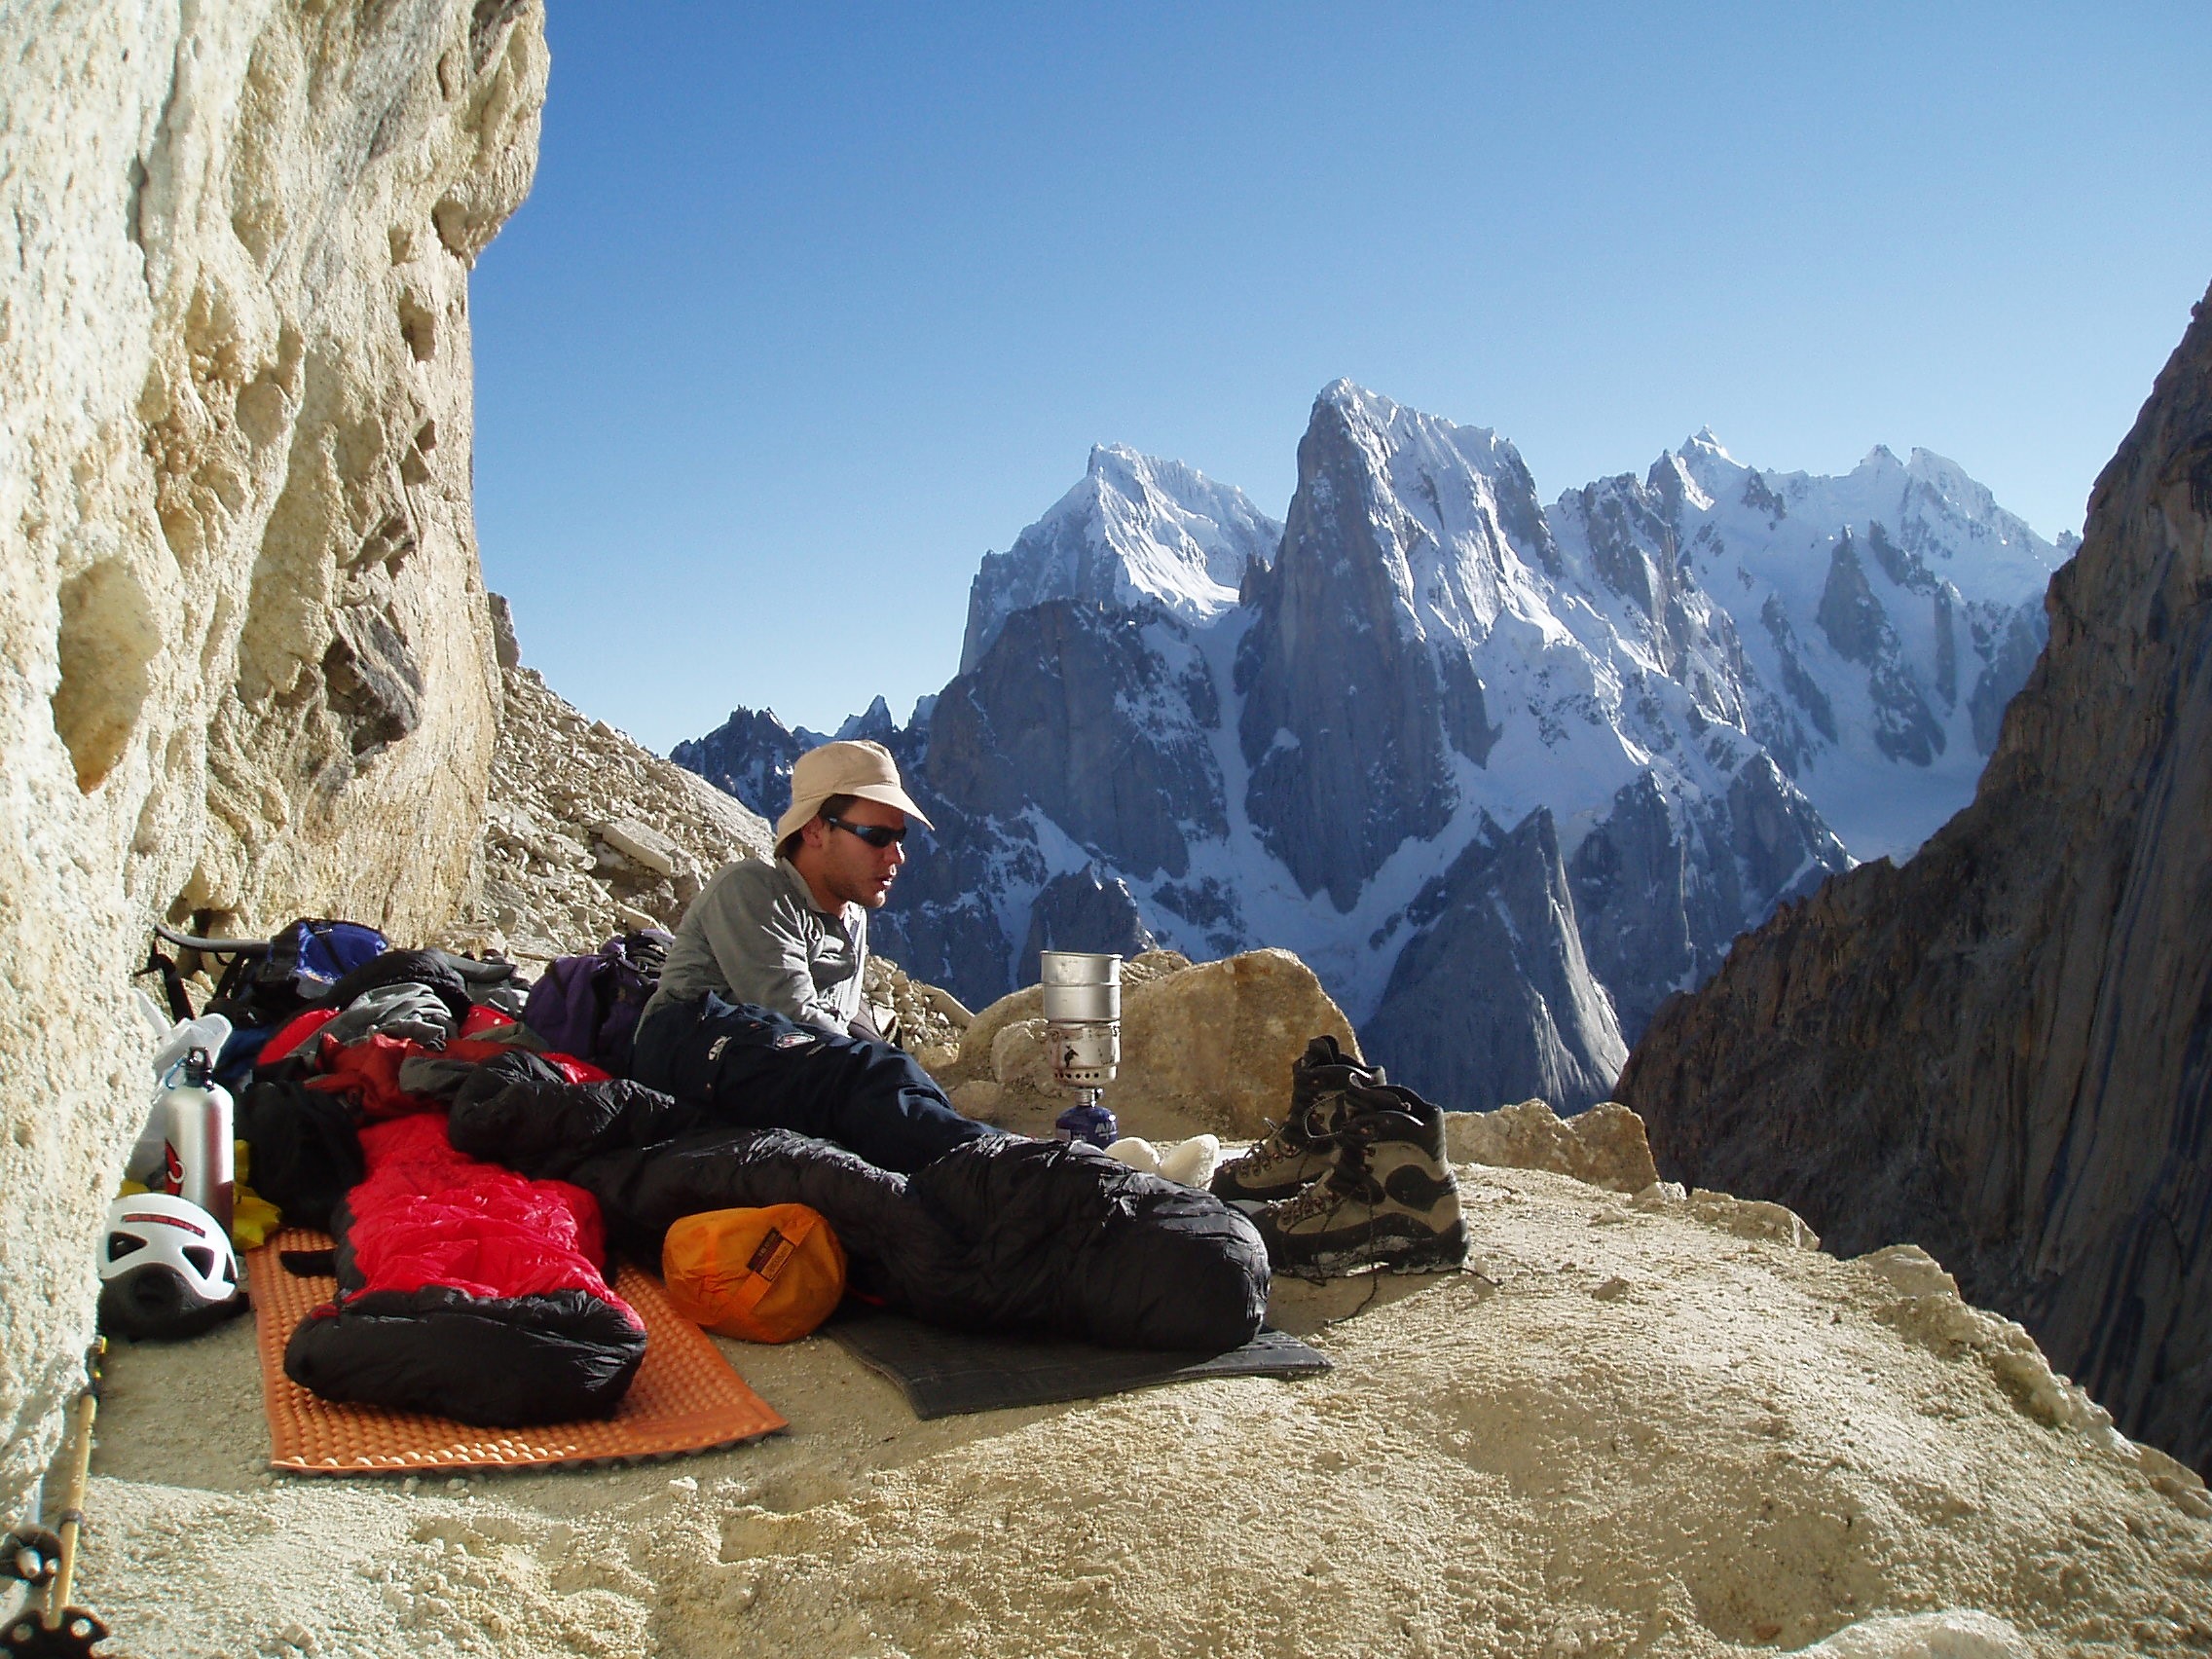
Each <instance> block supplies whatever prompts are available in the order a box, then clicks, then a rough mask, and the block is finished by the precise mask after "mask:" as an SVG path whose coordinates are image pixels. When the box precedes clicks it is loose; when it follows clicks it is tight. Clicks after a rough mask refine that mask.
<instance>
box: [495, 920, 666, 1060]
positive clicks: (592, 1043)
mask: <svg viewBox="0 0 2212 1659" xmlns="http://www.w3.org/2000/svg"><path fill="white" fill-rule="evenodd" d="M674 942H675V941H674V940H672V939H671V938H670V937H669V936H668V935H667V934H665V933H663V932H661V930H660V929H658V928H645V929H643V930H641V931H639V932H637V933H628V934H624V935H622V936H621V937H620V938H619V939H610V940H608V941H607V942H606V943H605V944H603V945H601V946H600V947H599V949H598V950H597V951H595V952H593V953H592V954H591V955H589V956H563V957H560V958H559V959H557V960H556V961H554V962H552V963H550V964H548V965H547V967H546V970H545V975H544V977H542V978H540V979H539V980H538V981H537V983H536V984H535V986H533V987H532V989H531V993H530V1001H529V1003H528V1004H526V1005H525V1006H524V1008H523V1011H522V1022H523V1023H524V1024H525V1025H527V1026H529V1027H530V1028H531V1029H532V1030H533V1031H535V1032H536V1033H537V1034H538V1036H540V1037H542V1038H544V1039H545V1046H546V1047H547V1048H548V1049H550V1050H551V1051H553V1052H555V1053H558V1054H572V1055H574V1056H575V1057H576V1058H577V1059H579V1060H589V1061H591V1063H592V1064H593V1065H596V1066H600V1067H603V1068H605V1069H606V1070H608V1071H610V1072H612V1073H613V1074H614V1075H615V1076H616V1077H626V1076H628V1075H629V1071H630V1046H631V1043H632V1041H633V1040H634V1039H635V1037H636V1035H637V1030H638V1016H639V1015H640V1014H644V1013H645V1004H646V1003H647V1002H648V1001H650V1000H651V998H652V994H653V991H654V989H655V988H656V987H657V986H658V985H659V984H660V971H661V965H662V964H663V963H664V962H665V961H667V959H668V947H669V945H670V944H672V943H674Z"/></svg>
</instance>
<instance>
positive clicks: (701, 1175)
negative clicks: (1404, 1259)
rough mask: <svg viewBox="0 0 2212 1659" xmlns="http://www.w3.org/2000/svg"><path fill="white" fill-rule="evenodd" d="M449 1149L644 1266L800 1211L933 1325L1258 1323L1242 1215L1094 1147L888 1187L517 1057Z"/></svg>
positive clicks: (665, 1103)
mask: <svg viewBox="0 0 2212 1659" xmlns="http://www.w3.org/2000/svg"><path fill="white" fill-rule="evenodd" d="M448 1134H449V1135H450V1137H451V1139H452V1142H453V1145H454V1146H455V1147H456V1148H457V1149H458V1150H460V1151H461V1152H464V1153H467V1154H468V1155H470V1156H471V1157H475V1158H481V1159H485V1160H488V1161H494V1162H498V1163H503V1164H505V1165H506V1166H507V1167H509V1168H511V1169H514V1170H516V1171H517V1172H519V1173H521V1174H524V1175H527V1176H530V1177H532V1178H534V1179H558V1180H563V1181H571V1182H573V1183H575V1184H576V1185H577V1186H579V1187H582V1188H583V1189H584V1190H585V1191H587V1192H589V1193H590V1194H591V1195H592V1196H593V1197H594V1198H598V1200H599V1202H600V1207H601V1210H602V1212H603V1213H604V1215H605V1217H606V1221H607V1225H608V1230H609V1233H610V1234H611V1235H612V1237H613V1239H614V1240H615V1241H616V1242H617V1243H619V1244H621V1245H622V1246H623V1247H624V1248H626V1249H628V1250H630V1251H631V1252H633V1253H635V1254H638V1255H641V1256H643V1257H644V1258H645V1260H647V1261H648V1262H655V1263H657V1262H658V1260H659V1257H660V1245H661V1239H662V1237H663V1235H665V1234H666V1233H667V1231H668V1229H669V1227H670V1226H671V1225H672V1224H674V1223H675V1222H676V1221H678V1220H679V1219H681V1218H682V1217H683V1216H686V1215H693V1214H697V1213H699V1212H700V1211H704V1210H716V1209H730V1208H739V1207H756V1206H759V1205H764V1204H772V1203H802V1204H805V1205H807V1206H808V1207H809V1208H811V1209H814V1210H818V1211H819V1212H821V1214H822V1215H823V1216H824V1217H825V1218H826V1219H827V1220H828V1221H829V1223H830V1227H831V1228H832V1229H834V1230H835V1232H836V1234H837V1237H838V1239H839V1241H840V1242H841V1243H842V1244H843V1245H844V1247H845V1252H846V1255H847V1258H848V1260H849V1263H850V1277H851V1282H852V1286H853V1288H854V1289H855V1290H856V1291H859V1292H861V1293H862V1294H864V1295H866V1296H870V1297H873V1298H877V1299H879V1300H881V1301H883V1302H884V1303H886V1304H888V1305H889V1306H891V1307H893V1308H895V1309H900V1310H901V1311H903V1312H908V1313H912V1314H915V1315H917V1316H919V1317H921V1318H925V1319H930V1320H934V1321H937V1322H939V1323H941V1324H947V1325H955V1326H961V1327H965V1328H970V1329H987V1330H1003V1329H1009V1328H1014V1327H1023V1326H1026V1327H1032V1328H1036V1329H1040V1330H1045V1331H1050V1332H1053V1333H1056V1334H1059V1335H1063V1336H1070V1337H1078V1338H1082V1339H1084V1340H1087V1341H1090V1342H1096V1343H1104V1344H1108V1345H1111V1346H1120V1347H1151V1348H1177V1349H1190V1350H1203V1351H1206V1352H1220V1351H1223V1350H1225V1349H1228V1348H1233V1347H1237V1346H1242V1345H1243V1344H1244V1343H1247V1342H1249V1341H1250V1340H1251V1339H1252V1338H1253V1337H1254V1336H1255V1335H1256V1334H1257V1333H1258V1331H1259V1328H1260V1322H1261V1318H1262V1316H1263V1314H1264V1313H1265V1312H1266V1309H1267V1300H1268V1258H1267V1250H1266V1248H1265V1247H1264V1246H1263V1245H1262V1243H1261V1241H1260V1235H1259V1234H1258V1233H1257V1232H1256V1231H1255V1230H1254V1229H1253V1227H1252V1224H1251V1223H1250V1222H1249V1221H1248V1220H1246V1219H1245V1217H1244V1216H1243V1215H1242V1214H1240V1213H1239V1212H1237V1211H1236V1210H1235V1209H1232V1208H1231V1207H1230V1206H1228V1205H1227V1204H1225V1203H1223V1202H1222V1201H1221V1200H1220V1199H1218V1198H1214V1197H1213V1196H1212V1195H1211V1194H1208V1193H1202V1192H1198V1191H1197V1190H1195V1189H1193V1188H1189V1187H1183V1186H1178V1185H1177V1184H1176V1183H1174V1182H1172V1181H1166V1180H1162V1179H1161V1178H1160V1177H1158V1176H1155V1175H1144V1174H1140V1173H1138V1172H1137V1171H1136V1170H1133V1169H1130V1168H1128V1167H1127V1166H1126V1165H1124V1164H1122V1163H1120V1162H1117V1161H1115V1160H1113V1159H1110V1158H1108V1157H1107V1156H1106V1155H1105V1154H1104V1153H1102V1152H1099V1151H1097V1150H1096V1149H1095V1148H1092V1147H1087V1146H1069V1145H1063V1144H1060V1143H1057V1142H1051V1141H1035V1140H1027V1139H1024V1138H1022V1137H1020V1136H1014V1135H1006V1136H993V1137H991V1138H989V1139H985V1140H979V1141H976V1142H973V1143H971V1144H969V1145H966V1146H960V1147H955V1148H954V1149H953V1150H952V1151H951V1152H949V1153H947V1154H945V1155H944V1156H943V1157H942V1158H940V1159H939V1160H938V1161H936V1162H934V1163H932V1164H930V1165H929V1166H928V1167H927V1168H925V1169H923V1170H921V1171H920V1172H919V1173H917V1174H915V1175H913V1176H911V1177H907V1176H901V1175H897V1174H894V1173H892V1172H891V1171H888V1170H884V1169H878V1168H876V1167H875V1166H874V1165H873V1164H870V1163H867V1162H866V1161H863V1160H862V1159H860V1158H858V1157H856V1156H855V1155H854V1154H852V1153H849V1152H847V1151H845V1150H844V1149H842V1148H841V1147H837V1146H834V1145H831V1144H830V1143H829V1142H827V1141H820V1140H815V1139H813V1138H811V1137H810V1136H806V1135H801V1134H797V1133H794V1132H793V1131H791V1130H787V1129H733V1128H729V1127H726V1126H720V1125H718V1124H716V1123H715V1121H714V1119H713V1115H712V1114H711V1112H709V1111H708V1110H707V1109H704V1108H701V1107H698V1106H693V1105H688V1104H685V1103H683V1102H681V1101H678V1100H676V1099H673V1098H672V1097H670V1096H668V1095H665V1094H662V1093H660V1092H658V1091H657V1090H654V1089H650V1088H645V1086H644V1085H643V1084H639V1083H635V1082H630V1081H617V1082H612V1083H600V1084H586V1085H573V1084H570V1083H568V1082H566V1081H565V1080H563V1079H562V1078H561V1077H560V1076H559V1075H558V1074H557V1073H555V1072H554V1071H553V1069H552V1068H551V1067H549V1066H547V1065H546V1064H545V1063H544V1062H543V1061H541V1060H538V1059H536V1058H535V1056H534V1055H530V1054H527V1053H519V1052H518V1053H513V1054H503V1055H500V1056H498V1058H496V1059H493V1060H489V1061H487V1062H485V1064H484V1065H482V1066H481V1067H479V1068H478V1069H477V1071H476V1072H475V1074H474V1075H473V1076H471V1077H470V1078H468V1079H467V1080H466V1082H464V1083H463V1084H462V1085H461V1088H460V1090H459V1091H458V1093H457V1094H456V1096H455V1098H454V1102H453V1107H452V1112H451V1116H450V1118H449V1120H448Z"/></svg>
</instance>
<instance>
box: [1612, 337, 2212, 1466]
mask: <svg viewBox="0 0 2212 1659" xmlns="http://www.w3.org/2000/svg"><path fill="white" fill-rule="evenodd" d="M2208 527H2212V308H2208V307H2207V306H2206V305H2199V306H2198V307H2197V308H2196V312H2195V313H2194V322H2193V324H2192V326H2191V328H2190V330H2189V332H2188V334H2187V335H2186V336H2185V337H2184V339H2183V341H2182V343H2181V345H2180V347H2179V348H2178V349H2177V350H2176V351H2175V352H2174V354H2173V357H2172V358H2171V359H2170V360H2169V361H2168V363H2167V364H2166V367H2165V369H2164V371H2163V372H2162V373H2161V374H2160V375H2159V377H2158V381H2157V386H2156V387H2155V388H2154V390H2153V392H2152V395H2151V398H2150V400H2149V401H2148V402H2147V403H2146V404H2145V405H2144V407H2143V411H2142V414H2141V415H2140V416H2139V418H2138V419H2137V422H2136V424H2135V428H2134V430H2133V431H2132V432H2130V433H2129V434H2128V437H2127V439H2126V441H2125V442H2124V443H2122V444H2121V446H2120V453H2119V454H2118V455H2117V456H2115V458H2114V459H2113V461H2112V463H2111V464H2110V465H2109V466H2107V467H2106V469H2105V471H2104V474H2103V476H2102V477H2100V478H2099V479H2098V481H2097V485H2096V489H2095V491H2094V492H2093V494H2092V496H2091V498H2090V503H2089V520H2088V525H2087V530H2086V534H2085V535H2084V538H2083V544H2082V548H2081V551H2080V553H2079V554H2078V555H2077V556H2076V557H2075V559H2074V561H2073V562H2072V563H2071V564H2069V565H2068V566H2066V567H2065V568H2064V569H2062V570H2061V571H2059V572H2058V574H2057V575H2056V576H2055V577H2053V578H2052V581H2051V584H2050V594H2049V598H2048V601H2047V609H2048V613H2049V617H2050V643H2049V645H2048V647H2047V648H2046V651H2045V653H2044V655H2043V658H2042V660H2041V661H2040V662H2039V663H2038V664H2037V666H2036V669H2035V671H2034V672H2033V674H2032V675H2031V676H2030V677H2029V680H2028V682H2027V685H2026V687H2025V688H2024V689H2023V690H2022V691H2021V693H2020V694H2019V696H2018V697H2017V698H2016V699H2014V701H2013V702H2012V704H2011V706H2010V708H2009V710H2008V711H2007V713H2006V715H2005V719H2004V725H2003V728H2002V732H2001V735H2000V737H1999V739H1998V745H1997V749H1996V753H1995V754H1994V755H1993V756H1992V757H1991V759H1990V763H1989V767H1988V770H1987V771H1986V772H1985V773H1984V775H1983V777H1982V780H1981V785H1980V788H1979V791H1978V793H1977V794H1976V796H1975V798H1974V801H1973V804H1972V806H1970V807H1969V808H1968V809H1967V810H1966V811H1965V812H1963V813H1961V814H1960V815H1959V816H1958V817H1957V818H1955V819H1954V820H1952V822H1951V823H1950V824H1949V825H1947V826H1946V827H1945V828H1944V829H1943V830H1940V831H1938V832H1937V834H1936V836H1935V837H1934V838H1933V839H1932V840H1931V841H1930V842H1929V843H1928V845H1927V846H1926V847H1925V848H1924V849H1923V850H1922V852H1921V853H1920V854H1919V855H1918V856H1917V857H1915V858H1914V859H1913V860H1912V861H1911V862H1910V863H1908V864H1906V865H1905V866H1903V867H1901V868H1895V867H1892V866H1890V865H1889V864H1887V863H1886V862H1882V863H1876V864H1874V865H1870V866H1864V867H1862V868H1861V869H1859V870H1856V871H1854V872H1852V873H1851V874H1849V875H1847V876H1843V877H1841V878H1839V879H1837V880H1835V881H1832V882H1830V883H1829V884H1828V885H1827V886H1826V887H1825V889H1823V890H1822V891H1821V892H1820V893H1819V894H1818V895H1816V896H1815V897H1814V898H1812V899H1811V900H1809V901H1806V902H1805V903H1799V904H1793V905H1790V906H1788V907H1786V908H1785V909H1784V910H1783V911H1782V912H1780V913H1779V914H1778V915H1777V916H1776V917H1775V918H1774V919H1773V920H1772V921H1771V922H1769V923H1768V924H1767V925H1766V926H1765V927H1764V928H1762V929H1760V930H1759V931H1758V932H1757V933H1756V934H1753V935H1751V936H1750V937H1749V938H1747V939H1746V940H1742V941H1741V942H1740V943H1739V944H1738V945H1737V947H1736V949H1735V951H1734V952H1733V953H1732V954H1731V956H1730V957H1729V959H1728V961H1727V963H1726V965H1725V966H1724V967H1723V968H1722V970H1721V972H1720V974H1719V975H1718V977H1716V978H1715V979H1714V981H1713V982H1712V983H1711V984H1710V985H1708V986H1707V987H1706V988H1705V990H1703V991H1702V992H1700V993H1699V994H1698V995H1696V996H1695V997H1694V998H1685V999H1677V1000H1676V1001H1674V1002H1672V1003H1670V1004H1669V1005H1667V1006H1666V1007H1665V1008H1663V1009H1662V1010H1661V1011H1660V1012H1659V1014H1658V1015H1657V1017H1656V1018H1655V1019H1654V1021H1653V1023H1652V1025H1651V1028H1650V1030H1649V1031H1648V1032H1647V1033H1646V1035H1645V1036H1644V1038H1643V1040H1642V1042H1641V1043H1640V1044H1639V1045H1638V1047H1637V1050H1636V1051H1635V1052H1634V1053H1633V1054H1632V1055H1631V1056H1630V1059H1629V1063H1628V1066H1627V1069H1626V1071H1625V1072H1624V1073H1623V1075H1622V1078H1621V1083H1620V1088H1619V1089H1618V1090H1617V1094H1618V1097H1619V1098H1620V1099H1622V1100H1624V1101H1626V1102H1627V1103H1628V1104H1630V1105H1631V1106H1633V1107H1635V1108H1636V1110H1637V1111H1639V1112H1641V1114H1642V1115H1643V1117H1644V1119H1645V1121H1646V1123H1647V1124H1648V1125H1649V1128H1650V1134H1651V1142H1652V1146H1653V1148H1654V1150H1655V1151H1656V1152H1657V1153H1658V1155H1659V1158H1660V1160H1661V1162H1662V1164H1663V1165H1664V1166H1668V1167H1667V1172H1668V1173H1670V1174H1674V1175H1678V1176H1681V1177H1683V1178H1685V1179H1690V1180H1694V1181H1697V1182H1700V1183H1702V1184H1705V1185H1708V1186H1713V1187H1719V1188H1724V1189H1726V1190H1728V1191H1730V1192H1733V1193H1737V1194H1739V1195H1742V1196H1745V1197H1755V1198H1774V1199H1778V1200H1780V1201H1782V1202H1784V1203H1787V1204H1788V1205H1790V1206H1791V1207H1792V1208H1795V1209H1797V1210H1799V1211H1801V1212H1802V1213H1803V1214H1804V1215H1805V1216H1806V1217H1807V1219H1808V1220H1810V1221H1811V1222H1812V1223H1813V1225H1814V1226H1815V1227H1816V1228H1817V1229H1819V1231H1820V1232H1821V1233H1822V1234H1823V1235H1824V1236H1825V1237H1826V1238H1827V1239H1828V1241H1829V1244H1830V1245H1831V1247H1833V1248H1835V1249H1836V1250H1837V1251H1838V1252H1839V1253H1841V1254H1847V1255H1848V1254H1852V1253H1856V1252H1858V1251H1862V1250H1866V1249H1871V1248H1873V1247H1875V1246H1878V1245H1882V1244H1888V1243H1892V1242H1898V1241H1912V1242H1917V1243H1920V1244H1923V1245H1925V1246H1927V1247H1928V1248H1929V1249H1931V1250H1932V1251H1934V1252H1935V1253H1936V1255H1937V1256H1938V1257H1940V1258H1941V1259H1942V1261H1943V1262H1944V1263H1945V1265H1946V1266H1948V1267H1950V1268H1951V1269H1952V1270H1953V1271H1954V1272H1957V1274H1958V1276H1959V1278H1960V1280H1961V1281H1962V1283H1963V1284H1964V1285H1965V1286H1966V1288H1967V1290H1968V1293H1969V1294H1970V1296H1972V1298H1973V1299H1974V1300H1977V1301H1980V1302H1983V1303H1986V1304H1989V1305H1991V1306H1994V1307H1997V1308H2000V1309H2004V1310H2006V1311H2008V1312H2010V1313H2012V1314H2014V1315H2015V1316H2016V1317H2018V1318H2020V1319H2021V1320H2022V1321H2023V1322H2024V1323H2025V1324H2027V1325H2028V1327H2029V1328H2030V1329H2031V1330H2032V1331H2033V1332H2034V1333H2035V1335H2036V1336H2037V1338H2038V1339H2039V1340H2040V1341H2041V1342H2042V1343H2043V1344H2044V1346H2046V1349H2047V1350H2048V1351H2049V1353H2050V1355H2051V1358H2052V1360H2053V1362H2054V1363H2055V1364H2056V1365H2058V1366H2059V1367H2060V1368H2061V1369H2062V1370H2066V1371H2070V1372H2072V1373H2073V1374H2074V1375H2075V1376H2076V1377H2077V1378H2078V1379H2079V1380H2080V1381H2081V1382H2082V1383H2083V1384H2084V1385H2085V1386H2086V1387H2087V1388H2088V1389H2089V1391H2090V1392H2091V1393H2092V1394H2093V1395H2095V1396H2096V1397H2097V1398H2098V1399H2099V1400H2100V1401H2102V1402H2103V1403H2104V1404H2105V1405H2106V1406H2107V1407H2108V1408H2110V1409H2111V1410H2112V1412H2113V1413H2114V1415H2115V1416H2116V1417H2117V1418H2118V1419H2119V1420H2120V1426H2121V1427H2122V1428H2124V1429H2125V1430H2126V1431H2127V1432H2128V1433H2129V1434H2132V1435H2135V1436H2137V1437H2138V1438H2141V1439H2144V1440H2148V1441H2150V1442H2152V1443H2154V1444H2157V1445H2162V1446H2164V1447H2166V1448H2168V1449H2169V1450H2171V1451H2173V1452H2174V1453H2175V1454H2176V1455H2178V1456H2183V1457H2185V1458H2187V1459H2189V1460H2190V1461H2192V1462H2194V1463H2197V1464H2199V1465H2203V1464H2205V1463H2206V1462H2207V1461H2208V1460H2212V1237H2208V1233H2212V929H2208V928H2207V927H2206V925H2205V918H2206V917H2207V916H2208V915H2212V855H2208V852H2207V847H2208V842H2207V838H2206V829H2207V826H2208V825H2212V542H2208Z"/></svg>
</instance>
